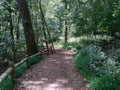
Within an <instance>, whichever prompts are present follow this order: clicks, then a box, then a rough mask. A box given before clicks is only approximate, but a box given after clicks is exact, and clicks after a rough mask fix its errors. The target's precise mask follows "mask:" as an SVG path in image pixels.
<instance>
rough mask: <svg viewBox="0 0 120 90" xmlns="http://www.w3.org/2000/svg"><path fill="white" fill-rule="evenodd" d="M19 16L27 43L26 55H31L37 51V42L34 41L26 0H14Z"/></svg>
mask: <svg viewBox="0 0 120 90" xmlns="http://www.w3.org/2000/svg"><path fill="white" fill-rule="evenodd" d="M16 1H17V4H18V9H19V12H20V16H21V18H22V23H23V28H24V34H25V39H26V45H27V52H28V55H29V56H30V55H33V54H35V53H37V52H38V48H37V44H36V42H35V36H34V32H33V26H32V22H31V17H30V12H29V9H28V5H27V2H26V0H16Z"/></svg>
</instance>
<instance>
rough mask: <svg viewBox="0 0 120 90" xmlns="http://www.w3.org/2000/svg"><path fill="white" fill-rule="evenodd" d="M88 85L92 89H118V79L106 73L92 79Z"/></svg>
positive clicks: (119, 84)
mask: <svg viewBox="0 0 120 90" xmlns="http://www.w3.org/2000/svg"><path fill="white" fill-rule="evenodd" d="M90 85H91V87H92V89H93V90H120V81H118V80H114V78H113V77H110V76H108V75H103V76H101V77H99V78H96V79H94V80H93V81H91V83H90Z"/></svg>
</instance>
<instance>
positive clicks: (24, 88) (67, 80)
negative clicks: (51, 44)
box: [14, 49, 89, 90]
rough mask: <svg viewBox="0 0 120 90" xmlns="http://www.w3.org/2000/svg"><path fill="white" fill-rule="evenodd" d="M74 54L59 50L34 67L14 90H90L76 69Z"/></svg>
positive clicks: (21, 78) (18, 81) (24, 75)
mask: <svg viewBox="0 0 120 90" xmlns="http://www.w3.org/2000/svg"><path fill="white" fill-rule="evenodd" d="M74 54H75V53H74V52H73V51H69V50H65V49H57V50H56V53H55V54H53V55H50V56H46V57H45V58H44V60H43V61H41V62H39V63H38V64H36V65H33V66H32V67H31V68H30V69H29V70H27V71H26V72H25V73H24V74H23V75H22V76H21V77H20V78H19V79H18V80H17V86H16V87H15V89H14V90H89V89H88V84H87V83H86V81H85V79H84V78H83V77H82V76H81V75H80V74H79V73H78V72H77V70H76V69H75V67H74Z"/></svg>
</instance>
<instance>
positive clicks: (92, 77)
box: [75, 45, 120, 90]
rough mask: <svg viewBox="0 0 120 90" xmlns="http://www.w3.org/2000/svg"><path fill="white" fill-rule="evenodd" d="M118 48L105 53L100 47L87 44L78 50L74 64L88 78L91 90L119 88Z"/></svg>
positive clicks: (119, 66) (119, 64) (119, 65)
mask: <svg viewBox="0 0 120 90" xmlns="http://www.w3.org/2000/svg"><path fill="white" fill-rule="evenodd" d="M118 52H119V50H118V51H116V52H114V54H111V53H107V54H106V53H105V52H103V51H102V50H101V48H100V47H98V46H95V45H89V46H87V47H85V48H83V49H81V50H80V51H79V53H78V54H77V56H76V60H75V64H76V67H77V68H78V70H79V71H80V72H81V73H82V74H83V75H84V76H86V77H87V78H88V81H89V82H90V85H91V87H92V88H93V90H119V89H120V86H119V84H120V63H119V62H118V60H117V59H118V57H119V54H118Z"/></svg>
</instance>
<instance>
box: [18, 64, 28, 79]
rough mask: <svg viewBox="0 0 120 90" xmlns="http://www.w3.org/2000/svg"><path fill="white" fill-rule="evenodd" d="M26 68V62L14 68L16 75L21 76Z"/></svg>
mask: <svg viewBox="0 0 120 90" xmlns="http://www.w3.org/2000/svg"><path fill="white" fill-rule="evenodd" d="M26 69H27V63H26V62H25V63H23V64H22V65H20V66H19V67H17V68H16V77H19V76H21V75H22V74H23V73H24V72H25V70H26Z"/></svg>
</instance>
